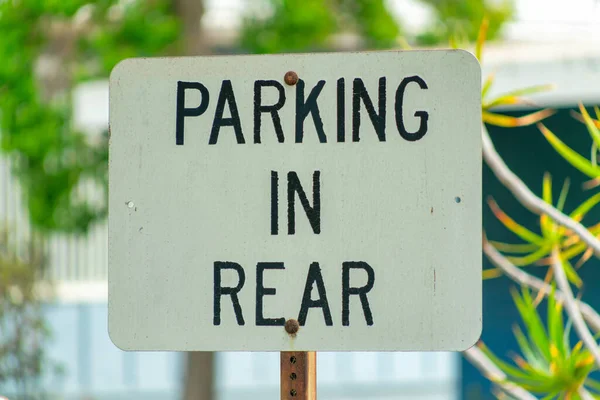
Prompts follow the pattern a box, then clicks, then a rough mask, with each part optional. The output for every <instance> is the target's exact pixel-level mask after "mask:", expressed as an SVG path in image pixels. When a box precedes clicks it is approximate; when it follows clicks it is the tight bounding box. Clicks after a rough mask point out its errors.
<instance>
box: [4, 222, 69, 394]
mask: <svg viewBox="0 0 600 400" xmlns="http://www.w3.org/2000/svg"><path fill="white" fill-rule="evenodd" d="M8 236H9V235H8V234H6V232H5V233H4V234H2V235H0V393H8V392H12V393H15V391H17V393H18V394H19V397H14V398H15V399H18V398H20V399H28V400H29V399H32V400H33V399H39V398H42V396H43V395H44V390H43V388H42V387H41V386H40V377H41V376H42V373H43V372H52V370H55V372H59V368H58V366H57V365H55V364H54V363H53V362H52V361H51V360H48V359H47V358H46V354H45V351H44V346H45V344H46V342H47V341H48V339H49V331H48V329H47V327H46V324H45V321H44V318H43V315H42V302H41V299H40V293H39V290H36V287H35V284H36V282H38V280H39V278H40V277H41V274H42V272H43V267H44V259H43V257H42V254H41V252H40V251H39V248H38V247H37V246H25V248H24V249H23V250H24V251H20V252H19V253H17V252H16V251H15V248H14V246H13V245H11V244H10V243H9V242H8ZM37 289H39V288H37ZM15 394H16V393H15Z"/></svg>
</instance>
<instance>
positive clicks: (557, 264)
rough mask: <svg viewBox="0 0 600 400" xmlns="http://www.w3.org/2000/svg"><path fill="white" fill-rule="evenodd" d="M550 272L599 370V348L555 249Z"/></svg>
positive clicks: (574, 324)
mask: <svg viewBox="0 0 600 400" xmlns="http://www.w3.org/2000/svg"><path fill="white" fill-rule="evenodd" d="M552 270H553V271H554V279H555V280H556V285H557V286H558V288H559V289H560V290H561V292H563V293H564V297H565V309H566V310H567V313H568V314H569V316H570V317H571V320H572V321H573V326H574V327H575V331H576V332H577V334H578V335H579V338H580V339H581V341H582V342H583V344H584V345H585V347H587V348H588V350H589V351H590V353H591V354H592V355H593V356H594V360H595V361H596V365H597V366H598V367H599V368H600V348H599V347H598V344H597V343H596V340H595V339H594V337H593V336H592V334H591V332H590V331H589V329H588V327H587V325H586V324H585V321H584V320H583V317H582V315H581V311H580V310H579V306H578V305H577V301H576V300H575V297H574V296H573V291H572V290H571V286H570V285H569V281H568V280H567V274H565V270H564V269H563V262H562V260H561V258H560V252H559V251H558V249H557V248H556V247H555V248H554V250H552Z"/></svg>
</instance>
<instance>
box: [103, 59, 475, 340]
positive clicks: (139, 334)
mask: <svg viewBox="0 0 600 400" xmlns="http://www.w3.org/2000/svg"><path fill="white" fill-rule="evenodd" d="M288 72H290V73H288ZM291 72H293V73H291ZM286 73H287V75H286ZM480 89H481V73H480V67H479V64H478V62H477V61H476V59H475V58H474V57H473V56H472V55H471V54H469V53H467V52H465V51H455V50H448V51H445V50H443V51H442V50H439V51H409V52H396V51H390V52H366V53H335V54H323V53H322V54H300V55H273V56H217V57H191V58H158V59H156V58H154V59H130V60H126V61H123V62H122V63H120V64H119V65H118V66H117V67H115V69H114V71H113V73H112V75H111V78H110V128H111V139H110V196H109V332H110V336H111V338H112V340H113V342H114V343H115V344H116V345H117V346H118V347H120V348H122V349H127V350H174V351H192V350H209V351H226V350H253V351H289V350H296V351H307V350H312V351H337V350H344V351H358V350H362V351H379V350H382V351H387V350H395V351H405V350H406V351H409V350H410V351H412V350H423V351H428V350H463V349H466V348H468V347H470V346H471V345H472V344H473V343H474V342H475V341H476V340H477V339H478V338H479V335H480V331H481V233H482V232H481V140H480V123H481V92H480ZM287 320H297V322H298V324H299V327H300V328H299V331H298V332H297V334H295V335H290V334H288V333H287V332H286V330H285V329H284V324H285V322H286V321H287Z"/></svg>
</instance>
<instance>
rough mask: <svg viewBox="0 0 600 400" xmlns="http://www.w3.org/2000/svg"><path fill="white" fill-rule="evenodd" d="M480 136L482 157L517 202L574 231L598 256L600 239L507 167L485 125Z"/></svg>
mask: <svg viewBox="0 0 600 400" xmlns="http://www.w3.org/2000/svg"><path fill="white" fill-rule="evenodd" d="M481 136H482V140H483V159H484V160H485V162H486V163H487V165H488V166H489V167H490V168H491V169H492V171H493V172H494V175H496V177H497V178H498V180H499V181H500V182H501V183H502V184H503V185H504V186H505V187H506V188H507V189H508V190H510V191H511V192H512V194H513V195H514V196H515V198H516V199H517V200H519V202H520V203H521V204H522V205H523V206H525V208H527V209H528V210H530V211H531V212H533V213H535V214H538V215H542V214H546V215H548V216H549V217H550V218H552V219H553V220H554V222H556V223H557V224H559V225H562V226H564V227H566V228H568V229H570V230H572V231H573V232H575V233H576V234H577V235H578V236H579V237H580V238H581V240H583V241H584V242H585V243H587V244H588V246H590V247H591V248H592V249H593V251H594V254H595V255H596V256H597V257H599V258H600V240H598V239H597V238H596V237H595V236H594V235H592V234H591V233H590V231H588V230H587V229H586V228H585V227H584V226H583V225H581V224H580V223H579V222H577V221H575V220H574V219H572V218H570V217H568V216H567V215H565V214H563V213H562V212H560V211H559V210H557V209H556V208H555V207H553V206H552V205H550V204H548V203H546V202H545V201H544V200H542V199H540V198H539V197H537V196H536V195H535V194H534V193H533V192H532V191H531V190H530V189H529V188H528V187H527V185H525V183H523V181H522V180H521V179H519V177H518V176H517V175H515V173H514V172H512V171H511V170H510V168H508V166H507V165H506V163H505V162H504V160H503V159H502V157H500V155H499V154H498V152H497V151H496V148H495V147H494V144H493V143H492V139H490V136H489V134H488V132H487V129H486V128H485V126H484V125H483V126H482V129H481Z"/></svg>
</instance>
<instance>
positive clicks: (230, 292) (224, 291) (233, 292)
mask: <svg viewBox="0 0 600 400" xmlns="http://www.w3.org/2000/svg"><path fill="white" fill-rule="evenodd" d="M224 269H232V270H234V271H236V272H237V274H238V277H239V281H238V284H237V285H236V286H235V287H222V286H221V271H222V270H224ZM245 282H246V274H244V269H243V268H242V266H241V265H240V264H238V263H234V262H231V261H215V265H214V283H215V285H214V299H213V300H214V308H213V311H214V315H213V325H221V296H231V302H232V303H233V311H234V312H235V319H236V320H237V323H238V325H244V316H243V315H242V307H240V300H239V299H238V295H237V294H238V293H239V291H240V290H242V287H244V283H245Z"/></svg>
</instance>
